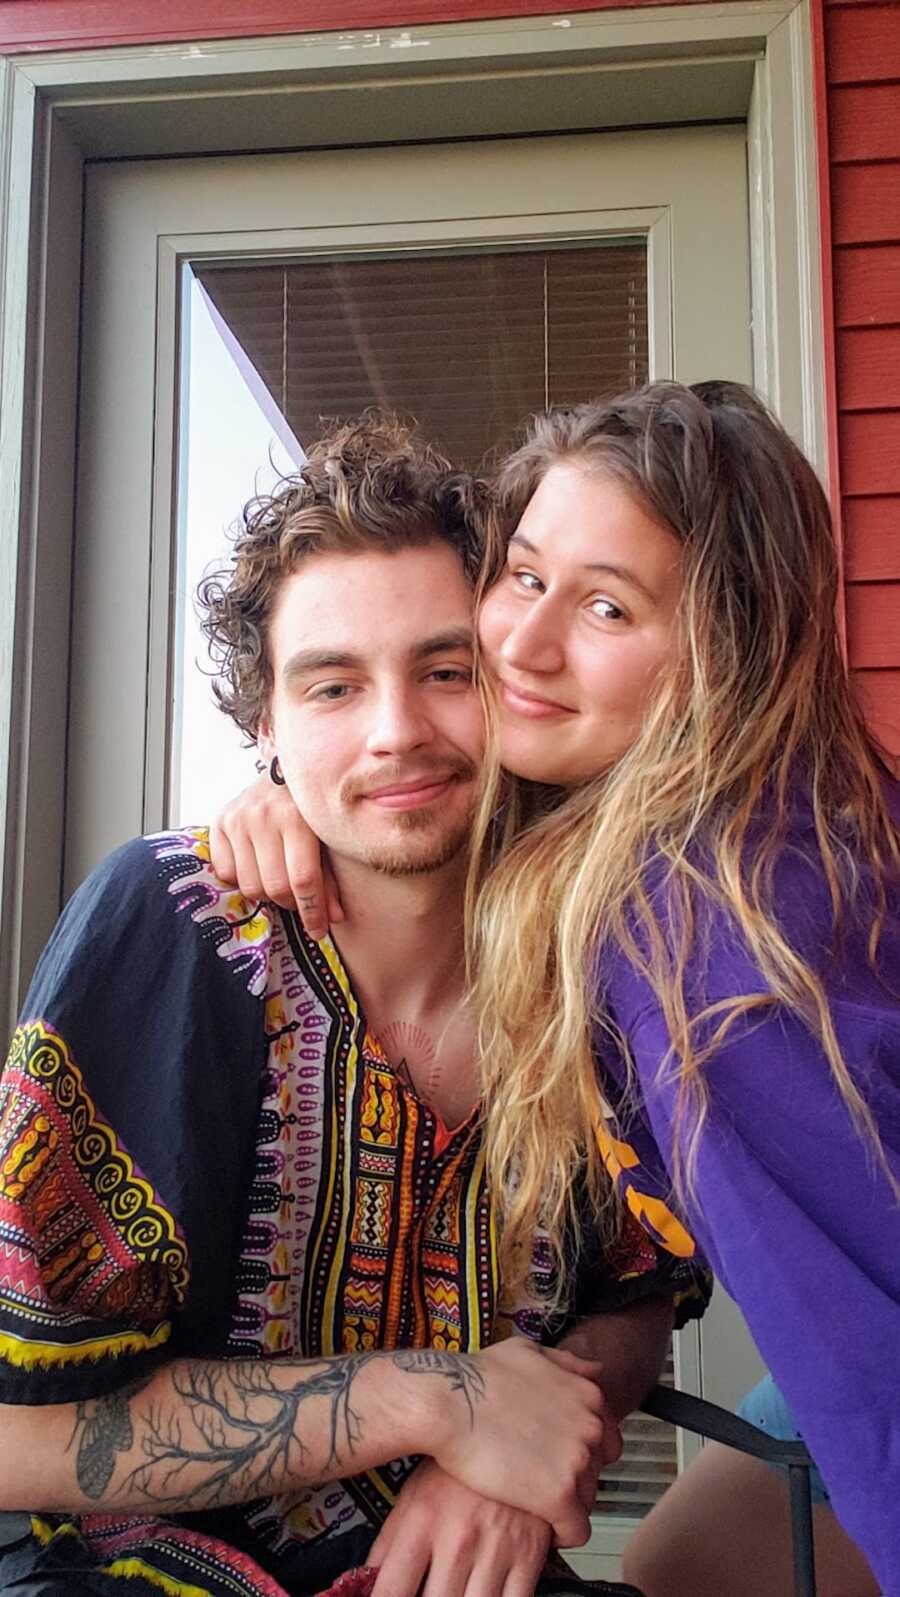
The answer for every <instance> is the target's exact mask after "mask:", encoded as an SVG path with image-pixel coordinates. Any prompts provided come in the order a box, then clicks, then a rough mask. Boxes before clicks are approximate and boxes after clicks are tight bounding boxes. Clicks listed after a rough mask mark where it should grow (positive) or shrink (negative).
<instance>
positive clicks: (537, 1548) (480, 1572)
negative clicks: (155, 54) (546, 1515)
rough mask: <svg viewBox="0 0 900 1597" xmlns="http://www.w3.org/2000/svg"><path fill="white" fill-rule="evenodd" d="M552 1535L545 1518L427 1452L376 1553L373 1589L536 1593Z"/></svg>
mask: <svg viewBox="0 0 900 1597" xmlns="http://www.w3.org/2000/svg"><path fill="white" fill-rule="evenodd" d="M551 1541H552V1532H551V1529H550V1526H549V1525H548V1524H547V1522H546V1521H545V1520H542V1519H538V1518H537V1517H536V1516H535V1515H534V1514H528V1513H526V1512H525V1511H524V1510H523V1509H521V1508H507V1507H506V1506H505V1505H504V1504H502V1503H495V1502H493V1501H492V1500H491V1499H490V1498H488V1497H480V1496H479V1494H478V1493H477V1492H473V1491H471V1490H470V1489H469V1487H468V1486H463V1485H462V1484H461V1483H460V1482H459V1481H457V1480H454V1478H453V1476H452V1475H447V1474H445V1472H444V1471H443V1470H442V1469H441V1467H440V1465H439V1464H436V1463H435V1462H434V1460H433V1459H423V1461H422V1463H421V1464H420V1465H419V1467H418V1468H417V1469H416V1470H415V1471H414V1473H413V1474H412V1475H411V1476H410V1478H409V1480H408V1481H407V1482H406V1484H405V1485H404V1487H403V1490H402V1491H401V1493H400V1496H399V1497H398V1499H397V1502H396V1504H395V1506H394V1508H393V1509H392V1510H391V1512H390V1514H389V1515H388V1518H387V1520H386V1522H385V1524H384V1527H383V1529H382V1531H381V1534H380V1535H379V1537H378V1540H377V1541H376V1543H375V1545H374V1547H373V1548H372V1551H371V1554H370V1555H369V1559H368V1562H369V1563H370V1564H374V1565H375V1566H376V1568H377V1569H378V1579H377V1580H376V1582H375V1588H374V1591H373V1597H416V1594H417V1593H418V1592H419V1591H421V1592H422V1597H533V1593H534V1589H535V1586H536V1585H537V1582H538V1577H539V1576H540V1573H541V1570H542V1569H543V1567H544V1564H545V1562H546V1558H547V1553H548V1552H549V1550H550V1545H551Z"/></svg>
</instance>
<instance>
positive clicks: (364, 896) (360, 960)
mask: <svg viewBox="0 0 900 1597" xmlns="http://www.w3.org/2000/svg"><path fill="white" fill-rule="evenodd" d="M332 866H333V869H334V874H335V877H336V879H337V884H338V888H339V891H340V897H341V904H342V906H343V909H344V915H345V919H344V920H343V921H341V922H340V923H339V925H338V926H337V927H336V928H335V930H334V941H335V942H336V943H337V945H338V948H339V950H340V953H341V957H342V959H343V960H344V962H345V964H346V965H347V968H348V970H349V972H350V974H351V976H352V978H353V981H354V984H355V985H356V987H357V988H358V990H359V993H360V996H361V997H362V999H363V1001H364V1003H365V1005H366V1007H367V1010H368V1011H369V1012H371V1013H372V1014H373V1015H388V1014H390V1015H394V1014H403V1015H406V1016H409V1017H415V1016H417V1015H420V1016H421V1015H424V1014H426V1013H427V1012H428V1011H430V1010H433V1009H435V1008H438V1007H444V1005H446V1003H447V1001H448V999H449V1000H450V1001H451V1002H456V1001H458V1000H459V998H460V997H461V995H462V991H463V979H464V978H463V963H464V932H463V898H464V893H465V874H466V859H465V855H464V854H462V853H461V854H460V855H459V856H458V858H456V859H454V860H451V861H450V862H449V863H448V864H447V865H445V866H443V867H441V869H440V870H436V871H429V872H426V873H424V874H422V875H421V876H387V875H385V874H384V873H383V872H380V871H375V870H373V869H372V868H371V867H370V866H365V865H361V864H359V863H357V862H356V861H353V860H333V861H332Z"/></svg>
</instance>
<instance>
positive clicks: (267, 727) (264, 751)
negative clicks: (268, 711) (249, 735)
mask: <svg viewBox="0 0 900 1597" xmlns="http://www.w3.org/2000/svg"><path fill="white" fill-rule="evenodd" d="M256 747H257V748H258V749H259V757H260V759H261V760H265V763H266V765H271V763H272V761H273V760H274V758H275V756H276V754H277V753H278V749H277V748H276V746H275V737H274V727H273V726H272V721H271V718H270V717H269V716H265V717H264V719H263V720H261V721H260V723H259V726H258V727H257V729H256Z"/></svg>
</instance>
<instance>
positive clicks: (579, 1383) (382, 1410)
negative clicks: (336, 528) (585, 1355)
mask: <svg viewBox="0 0 900 1597" xmlns="http://www.w3.org/2000/svg"><path fill="white" fill-rule="evenodd" d="M596 1375H597V1370H596V1368H595V1367H594V1366H591V1365H586V1364H583V1363H581V1362H580V1361H579V1360H578V1359H576V1358H573V1357H572V1356H571V1355H569V1354H566V1353H557V1352H542V1351H541V1350H540V1349H538V1348H536V1347H534V1346H532V1345H529V1344H527V1343H525V1342H524V1341H522V1340H521V1339H519V1338H516V1339H515V1340H514V1342H509V1343H506V1344H501V1345H500V1346H498V1347H493V1348H488V1349H486V1350H485V1351H484V1352H482V1353H479V1354H476V1355H471V1356H470V1355H467V1354H456V1355H454V1354H446V1353H439V1352H436V1351H435V1350H432V1349H422V1350H417V1349H400V1350H398V1351H396V1352H393V1353H371V1354H359V1355H351V1356H348V1357H343V1358H334V1359H313V1360H302V1361H300V1360H271V1361H261V1360H260V1361H244V1360H233V1361H225V1362H213V1361H205V1360H182V1361H177V1362H175V1363H172V1364H169V1365H166V1366H165V1367H164V1368H163V1369H161V1370H159V1371H157V1372H156V1373H155V1374H154V1375H153V1376H151V1377H150V1378H149V1379H147V1380H145V1381H141V1382H137V1383H135V1384H133V1385H132V1386H131V1387H125V1388H122V1389H120V1390H118V1391H116V1392H114V1393H111V1394H109V1395H108V1396H104V1397H99V1398H92V1399H89V1400H87V1401H81V1402H77V1403H63V1404H54V1405H47V1406H44V1407H39V1408H24V1407H21V1406H16V1407H12V1406H7V1407H5V1408H4V1409H3V1410H2V1411H0V1438H2V1446H0V1508H3V1509H30V1510H33V1509H35V1508H46V1509H61V1510H69V1511H74V1512H76V1513H82V1512H87V1511H94V1512H96V1511H100V1510H104V1511H109V1510H126V1511H129V1512H148V1511H149V1512H153V1513H176V1512H185V1511H190V1510H197V1509H205V1508H217V1507H220V1506H224V1505H226V1504H229V1503H235V1502H248V1501H253V1500H254V1499H257V1498H260V1497H266V1496H269V1495H271V1494H273V1493H278V1492H281V1491H284V1490H285V1489H289V1488H291V1487H294V1486H296V1485H298V1484H300V1483H304V1482H312V1481H322V1480H331V1479H338V1478H340V1477H342V1476H346V1475H351V1474H357V1473H358V1472H360V1471H362V1470H365V1469H369V1468H372V1467H374V1466H375V1465H378V1464H383V1463H386V1462H387V1461H389V1460H390V1459H393V1458H396V1457H399V1456H402V1455H404V1454H407V1453H417V1452H420V1453H426V1452H427V1453H430V1454H431V1455H432V1456H433V1457H434V1458H435V1459H437V1460H438V1462H439V1463H440V1464H441V1465H442V1467H443V1468H444V1469H446V1470H447V1472H448V1473H449V1474H451V1475H453V1476H454V1477H455V1478H457V1479H458V1480H460V1481H462V1482H463V1483H464V1484H466V1485H468V1486H470V1487H471V1488H472V1489H473V1490H475V1491H478V1492H480V1493H482V1494H483V1495H485V1496H488V1497H493V1498H495V1499H496V1500H497V1501H498V1502H505V1503H508V1504H510V1505H511V1506H513V1507H518V1508H524V1509H527V1510H528V1511H530V1512H532V1513H536V1514H539V1515H540V1516H541V1517H542V1518H544V1519H546V1520H548V1521H549V1522H550V1523H551V1524H552V1525H553V1527H554V1529H555V1531H556V1534H557V1537H558V1538H559V1540H560V1541H561V1542H562V1543H563V1544H565V1545H577V1544H579V1543H580V1542H582V1541H584V1540H585V1539H586V1537H587V1534H588V1524H587V1516H586V1499H587V1498H588V1496H589V1494H588V1491H587V1488H586V1482H587V1481H588V1479H589V1477H590V1474H591V1471H592V1469H593V1470H594V1472H596V1463H595V1462H594V1461H595V1459H596V1457H597V1454H598V1451H599V1449H600V1447H601V1445H602V1439H603V1423H602V1420H601V1418H600V1415H601V1412H602V1406H603V1405H602V1398H601V1397H600V1394H599V1392H598V1390H597V1387H596V1386H595V1384H594V1381H595V1378H596ZM557 1427H558V1429H557ZM553 1431H555V1432H556V1434H555V1435H552V1436H551V1435H550V1434H549V1433H551V1432H553ZM523 1460H527V1464H524V1465H523Z"/></svg>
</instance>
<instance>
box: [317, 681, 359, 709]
mask: <svg viewBox="0 0 900 1597" xmlns="http://www.w3.org/2000/svg"><path fill="white" fill-rule="evenodd" d="M349 692H350V688H349V686H348V685H347V683H346V682H326V684H325V686H324V687H321V688H314V689H313V691H312V693H311V694H310V698H311V699H313V700H314V701H315V702H316V703H322V702H324V703H326V704H337V703H338V702H339V700H341V699H343V698H346V696H347V694H348V693H349Z"/></svg>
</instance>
